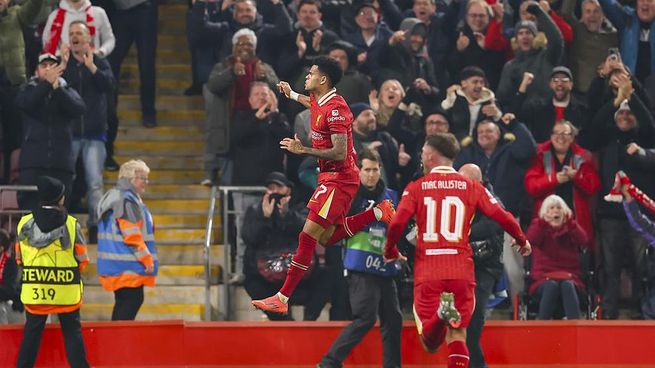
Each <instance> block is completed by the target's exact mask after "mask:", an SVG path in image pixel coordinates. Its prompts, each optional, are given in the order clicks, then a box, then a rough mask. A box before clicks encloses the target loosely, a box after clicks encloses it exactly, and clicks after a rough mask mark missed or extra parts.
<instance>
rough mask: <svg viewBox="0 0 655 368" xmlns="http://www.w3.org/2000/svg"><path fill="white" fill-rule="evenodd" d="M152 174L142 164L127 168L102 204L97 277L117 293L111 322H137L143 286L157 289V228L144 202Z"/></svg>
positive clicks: (132, 163)
mask: <svg viewBox="0 0 655 368" xmlns="http://www.w3.org/2000/svg"><path fill="white" fill-rule="evenodd" d="M149 173H150V168H148V166H147V165H146V164H145V162H143V161H141V160H130V161H128V162H126V163H124V164H123V165H121V168H120V171H119V172H118V182H117V183H116V186H115V187H114V188H112V189H110V190H109V191H107V193H105V194H104V195H103V196H102V198H101V199H100V203H98V276H100V284H102V287H103V288H104V289H105V290H107V291H113V292H114V309H113V311H112V314H111V320H112V321H119V320H128V321H129V320H134V319H135V318H136V315H137V313H138V312H139V308H141V304H143V287H144V286H150V287H154V286H155V277H156V276H157V270H158V268H159V261H158V260H157V248H156V247H155V225H154V222H153V218H152V214H151V213H150V210H148V207H147V206H146V205H145V204H144V203H143V200H142V196H143V194H144V193H145V192H146V186H147V185H148V174H149Z"/></svg>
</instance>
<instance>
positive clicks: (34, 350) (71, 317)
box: [16, 309, 89, 368]
mask: <svg viewBox="0 0 655 368" xmlns="http://www.w3.org/2000/svg"><path fill="white" fill-rule="evenodd" d="M58 316H59V324H60V325H61V331H62V333H63V334H64V345H65V346H66V357H67V358H68V364H70V366H71V367H73V368H78V367H89V362H87V360H86V348H85V347H84V340H83V339H82V326H81V325H80V310H79V309H78V310H76V311H74V312H69V313H59V314H58ZM25 318H26V319H25V329H24V331H23V341H22V342H21V344H20V350H19V352H18V361H17V362H16V366H17V367H19V368H26V367H34V362H35V361H36V356H37V354H38V353H39V345H41V335H42V334H43V329H44V328H45V322H46V319H48V315H47V314H46V315H40V314H32V313H30V312H28V311H25Z"/></svg>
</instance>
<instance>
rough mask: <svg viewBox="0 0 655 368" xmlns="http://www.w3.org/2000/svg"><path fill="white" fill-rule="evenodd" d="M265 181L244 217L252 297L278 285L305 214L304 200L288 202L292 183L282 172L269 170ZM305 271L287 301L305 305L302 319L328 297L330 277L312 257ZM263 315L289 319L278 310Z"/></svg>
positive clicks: (314, 313)
mask: <svg viewBox="0 0 655 368" xmlns="http://www.w3.org/2000/svg"><path fill="white" fill-rule="evenodd" d="M265 181H266V193H265V194H264V196H263V197H262V198H261V199H262V200H261V202H260V203H255V204H253V205H251V206H250V207H248V210H247V211H246V214H245V216H244V218H243V233H242V237H243V241H244V242H245V243H246V254H245V257H244V260H243V262H244V264H243V269H244V272H245V275H246V277H245V283H244V287H245V289H246V292H247V293H248V295H250V297H251V298H253V299H258V298H265V297H266V296H267V295H271V294H273V293H275V292H276V290H278V289H279V287H280V285H281V284H282V282H283V281H284V277H285V276H286V269H287V268H288V266H289V263H288V262H290V261H291V257H290V256H291V255H292V254H293V252H294V250H295V249H296V247H297V242H298V240H297V238H298V233H299V232H300V231H301V230H302V227H303V225H304V223H305V217H306V216H307V210H306V208H305V205H304V203H297V204H295V205H293V204H291V203H290V200H291V190H292V188H293V183H291V181H289V180H288V179H287V178H286V176H285V175H284V174H282V173H280V172H272V173H270V174H268V176H267V178H266V180H265ZM306 275H308V276H306V278H305V279H303V281H301V283H300V285H299V287H298V289H296V291H295V292H294V294H293V296H292V297H291V299H290V302H291V304H301V305H305V313H304V314H305V315H304V318H303V319H304V320H316V318H318V316H319V314H320V313H321V310H322V309H323V306H324V305H325V303H326V302H327V299H328V297H329V290H328V287H329V285H328V284H329V280H328V279H327V278H326V277H325V276H324V274H323V270H321V269H320V268H319V267H318V265H317V264H316V262H315V261H313V262H312V266H311V267H310V271H308V272H307V273H306ZM266 315H267V316H268V318H269V319H271V320H288V319H290V317H289V316H288V315H282V314H279V313H270V312H269V313H266Z"/></svg>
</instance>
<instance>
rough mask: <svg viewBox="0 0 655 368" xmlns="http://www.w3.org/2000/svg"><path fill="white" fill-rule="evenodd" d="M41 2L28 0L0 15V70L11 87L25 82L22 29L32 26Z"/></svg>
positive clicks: (39, 0) (40, 0)
mask: <svg viewBox="0 0 655 368" xmlns="http://www.w3.org/2000/svg"><path fill="white" fill-rule="evenodd" d="M42 6H43V0H28V1H26V2H25V4H23V5H17V6H12V7H9V8H8V9H7V10H6V11H4V12H3V13H0V68H3V69H4V70H5V72H6V73H7V78H9V81H10V82H11V84H13V85H17V84H21V83H23V82H25V43H24V42H23V27H25V26H27V25H30V24H32V22H33V21H34V19H35V18H36V16H37V15H38V14H39V12H40V11H41V7H42Z"/></svg>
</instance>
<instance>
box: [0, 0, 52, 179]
mask: <svg viewBox="0 0 655 368" xmlns="http://www.w3.org/2000/svg"><path fill="white" fill-rule="evenodd" d="M10 3H11V1H10V0H0V44H1V45H2V47H0V79H5V78H6V82H5V83H2V85H0V94H1V95H3V96H2V99H3V101H1V103H2V109H0V122H1V123H2V137H3V147H2V153H3V155H4V157H5V162H8V160H7V158H9V157H10V156H11V152H12V151H14V150H16V149H18V148H20V146H21V143H22V141H23V137H22V133H21V110H20V109H19V108H18V107H17V106H16V104H15V103H14V100H15V99H16V96H17V94H18V92H19V90H20V86H21V84H22V83H24V82H25V80H26V69H25V65H26V64H27V60H26V58H25V51H26V50H25V41H24V39H23V32H22V29H23V28H25V27H27V26H28V25H30V24H33V23H34V21H35V20H36V18H37V16H38V15H39V12H40V11H41V9H42V8H43V3H44V0H27V1H25V2H24V3H23V4H22V5H12V6H10ZM3 74H4V76H5V78H2V77H1V76H2V75H3ZM5 166H6V167H3V168H1V169H2V171H3V172H6V173H8V170H7V169H8V168H9V165H5Z"/></svg>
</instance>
